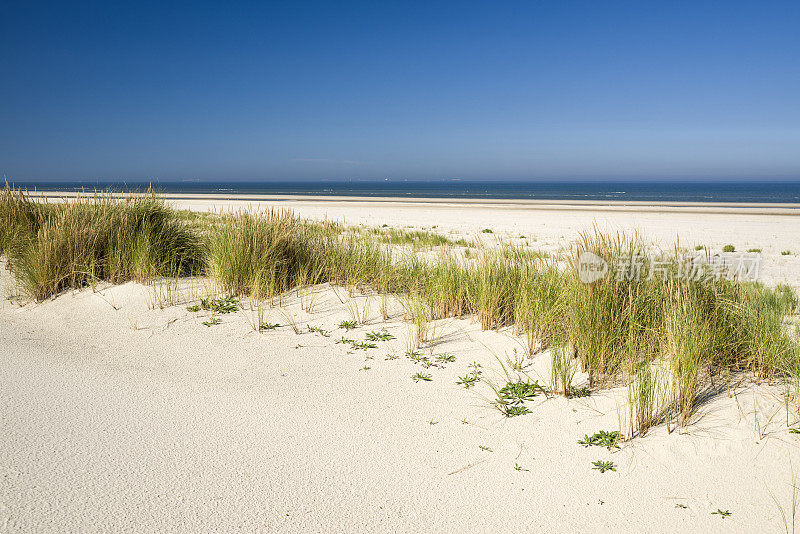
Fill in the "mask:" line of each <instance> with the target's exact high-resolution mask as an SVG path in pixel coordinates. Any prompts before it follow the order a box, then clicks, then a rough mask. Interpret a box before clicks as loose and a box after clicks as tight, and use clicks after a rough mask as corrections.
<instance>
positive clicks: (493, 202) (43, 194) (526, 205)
mask: <svg viewBox="0 0 800 534" xmlns="http://www.w3.org/2000/svg"><path fill="white" fill-rule="evenodd" d="M92 194H94V193H93V192H84V193H81V192H74V191H42V190H39V191H30V192H29V193H28V195H29V196H30V197H32V198H43V199H48V200H61V199H74V198H78V197H86V196H87V195H92ZM111 194H112V195H114V196H117V197H123V196H134V195H140V194H143V193H121V192H113V193H111ZM159 195H161V196H162V197H163V198H165V199H167V200H171V201H204V202H219V203H221V204H226V205H231V206H234V205H237V204H242V203H293V202H302V203H320V204H336V203H338V204H349V205H357V204H364V205H369V206H376V205H385V206H387V207H391V206H427V207H434V206H436V207H470V208H477V207H481V208H500V209H509V210H519V209H523V210H524V209H529V210H554V211H565V210H567V211H622V212H625V211H629V212H653V213H660V212H666V213H670V212H686V213H746V214H764V215H790V216H800V202H798V203H792V202H697V201H693V202H687V201H643V200H549V199H506V198H439V197H436V198H425V197H391V196H381V197H379V196H352V195H281V194H246V193H244V194H242V193H159Z"/></svg>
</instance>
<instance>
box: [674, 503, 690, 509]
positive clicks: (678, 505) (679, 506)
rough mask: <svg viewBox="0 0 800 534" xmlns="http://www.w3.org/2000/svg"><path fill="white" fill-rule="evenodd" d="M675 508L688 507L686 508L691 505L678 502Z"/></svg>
mask: <svg viewBox="0 0 800 534" xmlns="http://www.w3.org/2000/svg"><path fill="white" fill-rule="evenodd" d="M675 508H683V509H686V508H689V507H688V506H686V505H685V504H681V503H678V504H676V505H675Z"/></svg>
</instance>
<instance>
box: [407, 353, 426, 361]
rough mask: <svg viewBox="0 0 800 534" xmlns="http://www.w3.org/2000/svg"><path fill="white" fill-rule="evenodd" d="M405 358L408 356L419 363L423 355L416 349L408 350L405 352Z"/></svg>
mask: <svg viewBox="0 0 800 534" xmlns="http://www.w3.org/2000/svg"><path fill="white" fill-rule="evenodd" d="M406 358H408V359H409V360H411V361H412V362H414V363H419V361H420V360H422V358H423V356H422V354H420V353H419V352H418V351H416V350H409V351H407V352H406Z"/></svg>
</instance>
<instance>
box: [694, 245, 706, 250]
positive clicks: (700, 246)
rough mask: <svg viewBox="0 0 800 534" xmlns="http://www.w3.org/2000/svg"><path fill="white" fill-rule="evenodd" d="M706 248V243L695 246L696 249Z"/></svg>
mask: <svg viewBox="0 0 800 534" xmlns="http://www.w3.org/2000/svg"><path fill="white" fill-rule="evenodd" d="M705 248H706V246H705V245H696V246H695V247H694V249H695V250H704V249H705Z"/></svg>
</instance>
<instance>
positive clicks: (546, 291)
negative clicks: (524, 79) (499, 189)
mask: <svg viewBox="0 0 800 534" xmlns="http://www.w3.org/2000/svg"><path fill="white" fill-rule="evenodd" d="M486 230H489V231H487V232H485V233H491V230H490V229H488V228H487V229H486ZM385 235H391V236H392V237H391V239H389V241H386V240H385V239H384V238H383V237H380V236H385ZM398 235H399V234H398ZM433 235H435V234H430V236H433ZM407 238H408V239H412V238H410V237H398V239H402V240H405V239H407ZM393 239H395V237H394V234H391V233H390V232H389V231H387V232H384V231H383V230H380V231H378V232H377V233H371V232H365V231H353V230H352V229H346V228H344V227H342V226H341V225H338V224H334V223H330V222H310V221H304V220H301V219H299V218H298V217H296V216H295V215H293V214H292V213H290V212H286V211H283V212H280V211H271V212H268V213H265V214H254V213H245V212H242V213H234V214H222V215H217V216H214V217H199V218H188V217H185V216H183V215H180V214H179V213H178V212H175V211H174V210H171V209H170V208H169V207H167V206H166V205H165V204H164V202H163V201H162V200H161V199H159V198H158V197H157V196H156V195H153V194H151V193H148V194H144V195H141V196H138V197H135V198H129V199H125V200H119V199H117V198H115V197H112V196H111V195H106V194H98V195H95V196H91V197H87V198H84V199H82V200H79V201H76V202H68V203H63V204H45V203H41V202H35V201H32V200H30V199H29V198H27V197H26V196H25V195H24V194H23V193H21V192H20V191H14V190H12V189H10V188H9V187H6V188H5V189H4V190H3V191H2V193H0V249H2V253H3V255H4V256H5V257H7V258H8V263H7V264H8V266H9V268H10V269H11V270H12V272H13V273H14V275H15V277H16V278H17V279H18V280H19V281H20V283H21V286H22V288H23V289H24V290H25V292H26V293H27V294H28V295H29V296H30V297H31V298H34V299H43V298H47V297H50V296H52V295H55V294H57V293H59V292H60V291H62V290H65V289H68V288H79V287H83V286H87V285H92V284H94V283H95V282H96V281H98V280H108V281H110V282H122V281H125V280H132V279H136V280H139V279H141V280H146V279H149V278H153V277H159V276H169V277H177V276H184V275H191V274H206V275H208V276H209V277H210V279H211V280H212V281H213V283H214V284H216V286H217V287H218V290H219V291H220V293H221V294H224V295H227V296H226V297H223V298H219V299H216V298H209V299H202V300H201V301H200V303H199V304H195V305H193V306H190V307H189V309H191V310H194V311H200V310H201V309H203V310H208V311H210V312H211V313H212V317H213V316H214V315H216V314H224V313H232V312H233V311H236V310H237V309H238V306H239V304H238V299H239V298H253V296H257V297H258V299H259V300H266V301H269V302H270V303H272V302H274V301H276V300H277V301H278V303H280V301H281V299H282V298H283V296H284V295H285V294H286V293H287V292H288V291H290V290H296V291H298V296H299V297H300V300H301V306H302V308H303V309H304V310H306V311H309V312H310V310H311V309H312V308H313V298H312V297H310V295H312V294H313V291H312V290H313V287H314V286H315V285H316V284H319V283H323V282H328V283H330V284H332V285H333V286H334V287H340V288H345V289H346V290H347V292H348V293H349V294H350V298H349V299H347V300H346V301H345V300H344V299H343V300H342V302H347V303H348V306H350V308H352V309H351V314H352V315H353V317H352V319H353V320H352V321H342V322H341V323H340V324H339V327H340V328H342V329H344V330H350V329H352V328H355V326H356V325H357V324H359V323H364V322H366V321H367V320H368V315H369V314H368V311H369V306H370V302H371V301H372V299H375V298H376V297H377V296H378V294H379V296H380V302H381V314H382V316H383V317H384V318H386V317H387V316H388V313H389V312H388V305H387V299H388V295H394V296H396V297H398V298H399V300H400V301H401V302H402V303H404V304H405V306H406V317H407V318H408V320H409V324H410V329H411V334H412V336H411V337H412V343H410V345H409V347H408V348H409V349H410V351H411V352H410V353H409V354H408V355H407V356H409V358H412V360H414V361H415V363H418V364H420V365H422V366H423V367H425V368H430V367H435V366H437V365H443V364H445V363H449V361H447V360H444V359H443V360H439V359H436V358H434V357H433V356H431V358H433V361H432V359H431V358H427V357H422V356H421V355H420V354H418V353H416V352H415V351H416V350H417V349H419V348H421V347H423V346H424V347H429V346H431V345H433V344H434V343H436V342H437V341H436V340H437V339H438V337H437V334H436V330H435V329H436V328H438V327H437V321H439V320H440V319H444V318H447V317H464V316H474V317H476V318H477V320H478V321H479V322H480V325H481V327H482V328H483V329H501V328H505V327H511V329H513V331H514V332H515V333H517V334H519V335H521V336H522V337H523V338H524V339H525V340H526V344H527V353H528V354H524V352H525V351H521V352H520V353H519V354H517V358H516V359H515V363H514V365H513V367H519V368H521V366H522V365H523V362H524V359H525V358H527V356H528V355H529V354H535V353H537V352H539V351H542V350H544V349H546V348H549V349H551V350H552V353H553V355H554V358H553V363H552V365H553V368H552V370H553V373H552V377H553V378H552V383H551V384H550V386H551V390H552V391H553V392H558V393H561V394H563V395H565V396H578V395H579V394H580V392H582V391H588V390H586V389H578V388H575V387H574V386H573V384H572V381H573V379H574V376H575V374H576V373H577V372H578V371H582V372H585V373H586V374H587V375H588V388H590V389H592V390H596V389H598V388H602V387H606V386H608V385H612V384H618V383H619V382H620V381H622V383H623V384H625V385H626V386H627V387H628V394H629V399H630V404H631V407H632V408H631V411H630V414H629V417H630V427H631V434H642V433H644V432H646V431H647V429H648V428H650V427H652V426H653V425H657V424H661V423H664V422H666V423H668V424H672V423H676V424H678V425H687V424H689V423H690V422H691V420H692V416H693V414H694V412H695V409H696V407H697V403H698V398H699V397H700V395H701V392H702V391H703V388H704V387H706V385H707V383H708V382H709V380H710V379H711V378H714V377H717V376H727V374H729V373H730V372H743V371H746V372H750V373H752V374H753V376H755V377H756V378H764V379H774V378H778V377H782V378H786V379H787V380H788V383H789V384H790V385H792V390H791V392H790V395H789V398H790V399H791V403H792V406H793V407H794V408H795V409H796V410H798V411H800V395H798V392H797V389H796V388H797V385H798V384H800V356H799V354H800V351H799V350H798V347H797V343H796V339H795V334H793V333H792V332H791V331H790V330H789V329H788V328H787V326H786V324H785V322H784V320H785V316H786V315H787V314H793V313H797V309H798V306H797V297H796V295H795V294H794V292H793V290H792V289H791V288H788V287H778V288H775V289H770V288H767V287H765V286H763V285H760V284H757V283H751V282H741V281H738V280H729V279H726V278H721V277H717V278H715V277H712V276H698V277H694V278H689V277H686V276H683V275H682V273H685V270H686V269H687V268H688V267H692V268H696V267H697V266H694V265H692V266H687V264H685V263H682V262H683V261H684V260H682V259H681V257H680V256H679V254H678V253H677V251H676V253H675V254H674V255H672V256H669V257H667V258H666V260H667V261H665V262H663V263H664V264H663V265H660V266H659V275H658V276H639V277H636V276H615V275H614V274H613V273H612V272H611V270H609V272H608V274H607V275H606V276H604V277H602V278H600V279H599V280H596V281H594V282H593V283H591V284H587V283H583V282H582V281H581V280H580V278H579V276H578V272H579V258H580V256H581V254H582V253H584V252H591V253H592V254H594V255H596V256H597V257H599V258H601V259H602V260H604V261H605V262H607V264H609V265H614V266H616V265H619V264H620V263H624V262H625V261H626V260H630V259H631V258H633V257H639V256H640V255H641V256H642V257H644V258H646V254H644V253H645V252H646V247H645V245H644V244H643V243H642V242H641V241H640V240H639V239H638V237H636V236H632V237H631V236H625V235H622V234H618V235H603V234H600V233H598V232H594V233H585V234H583V235H581V237H580V238H579V239H578V240H577V242H576V243H574V245H573V246H572V248H571V250H570V251H569V252H568V253H567V254H562V255H560V258H562V259H561V260H557V259H551V258H548V257H546V256H544V255H543V254H540V253H537V252H535V251H532V250H530V249H524V248H522V247H517V246H512V245H504V244H497V245H496V246H491V247H489V246H480V245H479V246H478V247H477V248H476V249H475V250H474V251H473V252H472V253H470V257H468V258H467V257H465V256H464V254H461V253H459V252H458V250H456V247H462V245H461V244H460V243H459V242H457V241H455V242H454V241H452V240H447V239H445V240H438V239H435V238H433V237H423V236H422V235H417V236H416V237H415V238H413V239H412V241H413V240H416V241H417V242H420V243H421V242H425V243H426V244H425V246H426V247H427V246H431V247H435V248H436V249H437V250H435V251H431V252H429V253H426V254H414V253H409V252H408V250H407V249H405V250H398V248H397V246H398V243H395V241H392V240H393ZM399 244H400V245H402V243H399ZM724 250H726V251H731V252H732V251H735V248H734V247H733V246H732V245H726V247H725V248H724ZM629 263H630V262H629ZM636 267H637V268H638V269H641V270H642V271H643V272H644V273H645V274H647V273H648V272H649V269H651V268H655V267H656V266H655V265H652V264H651V263H650V262H649V260H647V259H645V260H643V262H642V265H637V266H636ZM700 274H703V272H702V271H700ZM376 293H377V294H376ZM285 317H286V321H285V324H287V325H289V326H291V327H292V329H293V330H294V331H295V332H296V333H300V332H302V331H303V328H302V327H301V325H300V323H299V322H298V319H297V318H295V316H294V315H293V314H292V313H290V312H288V311H287V312H285ZM209 322H210V321H209ZM261 322H262V321H261V320H258V321H256V322H254V324H259V325H260V323H261ZM214 324H217V323H214ZM267 324H268V323H267ZM315 328H317V327H309V330H310V331H316V332H317V333H318V334H321V335H325V334H327V332H325V331H323V330H322V329H321V328H320V329H318V330H315ZM322 332H325V334H322ZM390 336H391V334H388V333H387V332H385V331H374V332H370V333H368V334H367V335H366V339H365V340H364V341H355V340H350V339H346V338H344V337H343V338H341V340H339V341H338V343H346V344H348V345H350V347H351V348H352V349H354V350H367V349H371V348H376V347H377V345H376V343H375V342H376V341H386V340H388V339H391V337H390ZM439 336H441V334H439ZM412 355H414V356H413V357H412ZM418 374H419V373H418ZM478 379H479V373H478V372H477V370H476V371H475V372H473V373H471V374H467V375H465V376H463V377H461V379H460V380H459V383H460V384H461V385H464V386H465V387H470V386H471V385H473V384H475V383H476V382H477V381H478ZM420 380H421V378H420ZM525 387H527V386H525ZM509 391H510V390H509ZM500 398H501V399H503V404H504V405H505V406H506V407H513V406H516V405H517V404H514V403H512V402H511V397H509V398H506V397H504V396H503V395H500Z"/></svg>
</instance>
